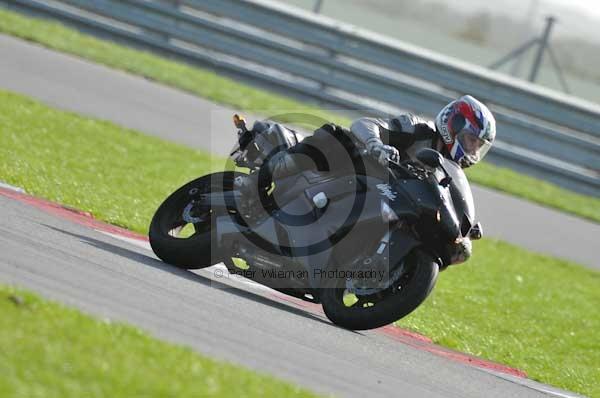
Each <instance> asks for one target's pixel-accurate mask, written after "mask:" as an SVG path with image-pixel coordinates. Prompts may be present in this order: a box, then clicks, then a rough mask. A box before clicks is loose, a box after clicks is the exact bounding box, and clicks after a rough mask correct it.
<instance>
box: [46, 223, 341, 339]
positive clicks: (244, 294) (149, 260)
mask: <svg viewBox="0 0 600 398" xmlns="http://www.w3.org/2000/svg"><path fill="white" fill-rule="evenodd" d="M41 225H42V226H44V227H46V228H49V229H51V230H53V231H56V232H59V233H62V234H64V235H68V236H71V237H73V238H76V239H78V240H79V241H80V242H82V243H85V244H87V245H90V246H92V247H95V248H97V249H100V250H103V251H106V252H108V253H111V254H115V255H117V256H120V257H123V258H126V259H128V260H131V261H134V262H136V263H141V264H144V265H146V266H149V267H152V268H156V269H159V270H161V271H164V272H168V273H170V274H172V275H176V276H178V277H181V278H184V279H186V280H189V281H191V282H195V283H199V284H201V285H203V286H207V287H213V288H217V289H220V290H222V291H226V292H228V293H230V294H233V295H235V296H237V297H240V298H243V299H246V300H251V301H254V302H256V303H260V304H263V305H267V306H269V307H272V308H276V309H278V310H282V311H286V312H288V313H291V314H294V315H298V316H301V317H304V318H307V319H311V320H314V321H318V322H322V323H325V324H327V325H331V326H335V327H337V326H336V325H334V324H332V323H331V322H329V321H327V320H325V319H322V318H320V317H318V316H316V315H313V314H311V313H309V312H307V311H305V310H302V309H300V308H297V307H292V306H291V305H289V304H286V303H282V302H279V301H275V300H274V299H271V298H269V297H265V296H262V295H260V294H258V293H255V292H252V291H248V290H243V289H240V288H238V287H235V286H232V285H230V284H225V283H222V282H219V281H216V280H214V279H210V278H207V277H205V276H203V275H199V274H196V273H194V272H192V271H188V270H185V269H181V268H177V267H174V266H172V265H169V264H167V263H164V262H162V261H160V260H158V259H156V258H153V257H151V256H149V255H146V254H142V253H139V252H137V251H134V250H131V249H128V248H125V247H122V246H117V245H114V244H112V243H108V242H105V241H101V240H98V239H95V238H92V237H90V236H85V235H80V234H77V233H74V232H69V231H66V230H63V229H61V228H56V227H53V226H51V225H46V224H41ZM109 239H111V238H109ZM139 250H144V249H141V248H140V249H139Z"/></svg>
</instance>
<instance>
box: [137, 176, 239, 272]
mask: <svg viewBox="0 0 600 398" xmlns="http://www.w3.org/2000/svg"><path fill="white" fill-rule="evenodd" d="M238 175H243V174H242V173H237V172H231V171H228V172H222V173H213V174H208V175H205V176H203V177H200V178H197V179H195V180H193V181H190V182H188V183H187V184H185V185H184V186H182V187H181V188H179V189H178V190H177V191H175V192H173V193H172V194H171V195H170V196H169V197H168V198H167V199H165V201H164V202H163V203H162V204H161V205H160V207H159V208H158V210H156V213H155V214H154V217H153V218H152V222H151V224H150V230H149V233H148V235H149V239H150V246H152V250H153V251H154V254H156V256H158V258H160V259H161V260H163V261H164V262H165V263H168V264H171V265H174V266H176V267H179V268H183V269H198V268H205V267H209V266H211V265H214V264H217V263H219V262H221V261H223V255H222V253H220V252H219V250H218V246H217V241H216V239H215V234H214V228H213V227H214V216H215V214H213V213H212V211H211V213H210V220H209V221H208V222H205V223H202V224H201V225H199V224H193V225H194V229H195V232H194V234H193V235H192V236H190V237H187V238H179V237H176V236H174V235H173V234H172V231H173V230H174V227H175V226H178V225H179V224H181V223H185V221H183V219H182V214H183V210H184V208H185V207H186V206H187V205H188V204H189V203H190V202H191V201H192V200H193V196H194V195H198V193H209V192H223V191H231V190H233V181H234V178H235V177H236V176H238ZM181 228H182V227H181Z"/></svg>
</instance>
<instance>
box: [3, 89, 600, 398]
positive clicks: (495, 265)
mask: <svg viewBox="0 0 600 398" xmlns="http://www.w3.org/2000/svg"><path fill="white" fill-rule="evenodd" d="M0 142H1V143H2V145H0V180H5V181H7V182H9V183H11V184H14V185H17V186H21V187H23V188H25V189H26V190H27V192H29V193H33V194H35V195H38V196H42V197H45V198H48V199H50V200H53V201H58V202H61V203H64V204H67V205H70V206H74V207H77V208H80V209H83V210H87V211H90V212H92V213H93V214H94V215H95V216H96V217H98V218H100V219H103V220H106V221H109V222H111V223H114V224H117V225H121V226H124V227H126V228H130V229H132V230H135V231H138V232H142V233H145V232H146V231H147V228H148V224H149V222H150V218H151V216H152V214H153V212H154V210H155V209H156V207H157V206H158V205H159V203H160V202H161V201H162V200H163V199H164V198H165V197H166V195H167V194H169V193H170V192H172V191H173V190H174V189H175V188H177V187H178V186H180V185H181V184H182V183H183V182H185V181H187V180H190V179H192V178H195V177H197V176H199V175H201V174H203V173H205V172H207V171H209V169H211V168H218V167H219V162H222V160H219V159H216V160H213V159H211V158H210V157H209V156H208V155H207V154H204V153H201V152H198V151H193V150H191V149H188V148H184V147H181V146H178V145H175V144H171V143H168V142H165V141H162V140H160V139H156V138H152V137H148V136H145V135H142V134H139V133H136V132H133V131H128V130H124V129H122V128H119V127H118V126H115V125H113V124H111V123H108V122H101V121H96V120H91V119H86V118H83V117H79V116H77V115H74V114H70V113H66V112H61V111H56V110H53V109H50V108H48V107H46V106H44V105H42V104H40V103H38V102H36V101H32V100H30V99H27V98H25V97H22V96H20V95H16V94H10V93H6V92H1V91H0ZM598 286H600V273H597V272H593V271H589V270H587V269H584V268H582V267H579V266H576V265H573V264H570V263H568V262H565V261H560V260H556V259H553V258H550V257H546V256H542V255H536V254H532V253H530V252H527V251H525V250H522V249H519V248H516V247H514V246H511V245H508V244H505V243H500V242H496V241H492V240H483V241H480V242H476V244H475V256H474V258H473V259H472V260H471V261H470V263H468V264H465V265H463V266H459V267H455V268H452V269H451V270H449V271H448V272H445V273H443V274H442V275H441V277H440V281H439V285H438V288H437V289H436V291H435V293H434V296H433V298H432V299H430V300H429V301H428V302H427V303H426V304H425V305H424V306H423V307H422V308H420V309H419V310H418V311H417V312H415V314H414V315H411V316H410V317H409V318H407V319H406V320H404V321H402V323H401V324H402V325H403V326H406V327H409V328H412V329H414V330H416V331H418V332H421V333H424V334H427V335H429V336H431V337H432V338H434V339H435V341H437V342H439V343H440V344H443V345H447V346H450V347H453V348H457V349H460V350H464V351H467V352H470V353H473V354H476V355H481V356H483V357H485V358H489V359H492V360H496V361H499V362H503V363H506V364H509V365H512V366H516V367H519V368H521V369H524V370H526V371H527V372H529V374H531V375H532V377H534V378H536V379H538V380H541V381H543V382H546V383H550V384H554V385H557V386H560V387H563V388H567V389H571V390H574V391H577V392H581V393H584V394H587V395H589V396H595V397H600V369H599V367H600V343H599V337H598V334H597V331H598V330H600V316H599V315H598V308H600V289H598Z"/></svg>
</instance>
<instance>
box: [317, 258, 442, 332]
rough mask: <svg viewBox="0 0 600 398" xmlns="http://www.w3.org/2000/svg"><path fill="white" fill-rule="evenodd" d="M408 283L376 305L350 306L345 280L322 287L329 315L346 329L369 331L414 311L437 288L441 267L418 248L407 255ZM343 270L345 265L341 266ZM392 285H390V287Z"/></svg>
mask: <svg viewBox="0 0 600 398" xmlns="http://www.w3.org/2000/svg"><path fill="white" fill-rule="evenodd" d="M406 261H407V262H408V264H407V271H406V277H401V279H402V278H404V279H405V281H404V282H405V284H404V285H403V286H402V287H401V289H400V290H399V291H396V292H391V291H390V292H388V291H384V292H383V293H385V292H387V296H386V297H385V298H383V299H382V300H381V301H376V300H373V301H375V303H374V305H372V306H359V307H356V308H355V307H350V306H348V305H346V304H345V303H344V292H345V290H346V286H345V284H346V280H345V279H328V280H326V281H325V283H324V288H323V289H322V290H321V303H322V304H323V310H324V311H325V315H327V318H329V319H330V320H331V321H332V322H333V323H335V324H336V325H339V326H341V327H343V328H346V329H352V330H367V329H374V328H378V327H381V326H385V325H388V324H390V323H393V322H395V321H397V320H398V319H401V318H403V317H405V316H406V315H408V314H410V313H411V312H412V311H414V310H415V309H416V308H417V307H418V306H419V305H421V303H423V301H425V299H426V298H427V296H429V293H431V291H432V290H433V287H434V286H435V282H436V280H437V276H438V273H439V266H438V264H437V263H436V261H435V260H434V259H433V258H432V257H431V256H430V255H428V254H426V253H424V252H422V251H420V250H414V251H413V252H412V253H411V254H409V255H408V256H407V258H406ZM338 269H339V270H343V269H344V267H339V268H338ZM390 289H391V288H388V290H390Z"/></svg>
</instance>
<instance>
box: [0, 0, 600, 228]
mask: <svg viewBox="0 0 600 398" xmlns="http://www.w3.org/2000/svg"><path fill="white" fill-rule="evenodd" d="M0 32H2V33H6V34H10V35H14V36H17V37H21V38H23V39H26V40H30V41H34V42H36V43H39V44H41V45H44V46H46V47H49V48H52V49H55V50H58V51H63V52H66V53H70V54H75V55H78V56H80V57H83V58H86V59H89V60H91V61H94V62H98V63H101V64H104V65H107V66H110V67H113V68H116V69H121V70H124V71H127V72H130V73H133V74H137V75H141V76H145V77H147V78H149V79H152V80H156V81H158V82H161V83H164V84H167V85H170V86H173V87H177V88H180V89H182V90H186V91H188V92H191V93H193V94H197V95H199V96H201V97H205V98H208V99H210V100H212V101H215V102H218V103H221V104H226V105H231V106H233V107H236V108H239V109H243V110H248V111H252V110H260V112H262V113H265V114H278V113H280V112H282V111H285V112H291V111H295V112H304V113H310V114H312V115H315V116H319V117H320V118H323V119H326V120H332V121H335V122H337V123H340V124H342V125H346V126H348V125H349V123H350V120H348V119H345V118H343V117H340V116H339V115H336V114H332V113H328V112H324V111H322V110H321V109H320V108H317V107H315V106H310V105H307V104H303V103H300V102H297V101H293V100H291V99H289V98H286V97H282V96H279V95H275V94H272V93H268V92H265V91H262V90H259V89H256V88H252V87H250V86H247V85H244V84H241V83H239V82H236V81H233V80H231V79H227V78H224V77H221V76H218V75H216V74H215V73H213V72H210V71H207V70H203V69H200V68H195V67H192V66H189V65H186V64H183V63H178V62H174V61H170V60H167V59H165V58H161V57H158V56H156V55H153V54H150V53H147V52H143V51H138V50H134V49H131V48H128V47H123V46H120V45H117V44H115V43H112V42H108V41H102V40H99V39H96V38H93V37H91V36H88V35H85V34H82V33H80V32H78V31H76V30H73V29H70V28H67V27H65V26H63V25H61V24H58V23H52V22H47V21H44V20H38V19H33V18H28V17H24V16H21V15H19V14H16V13H14V12H10V11H6V10H0ZM468 174H469V177H470V179H471V180H472V181H474V182H476V183H478V184H481V185H484V186H488V187H491V188H494V189H497V190H500V191H504V192H507V193H510V194H513V195H516V196H520V197H523V198H525V199H527V200H530V201H532V202H536V203H539V204H542V205H545V206H548V207H552V208H555V209H559V210H562V211H565V212H569V213H572V214H574V215H577V216H580V217H583V218H587V219H590V220H594V221H598V222H600V199H598V198H593V197H589V196H585V195H579V194H575V193H573V192H570V191H568V190H565V189H562V188H559V187H557V186H555V185H552V184H549V183H546V182H543V181H540V180H537V179H535V178H531V177H527V176H524V175H521V174H519V173H516V172H513V171H511V170H508V169H504V168H500V167H495V166H492V165H490V164H482V165H479V166H478V167H475V168H473V169H472V170H470V171H469V173H468Z"/></svg>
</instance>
